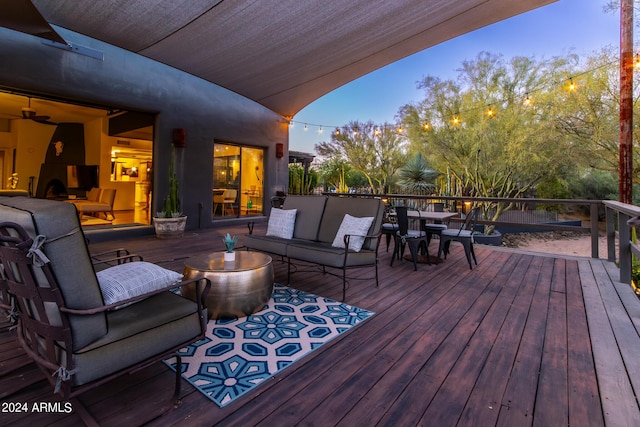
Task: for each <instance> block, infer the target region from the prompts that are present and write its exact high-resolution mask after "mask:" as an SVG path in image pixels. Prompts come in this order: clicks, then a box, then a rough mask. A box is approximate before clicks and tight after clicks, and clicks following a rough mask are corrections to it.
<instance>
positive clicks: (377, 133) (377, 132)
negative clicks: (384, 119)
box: [373, 127, 380, 136]
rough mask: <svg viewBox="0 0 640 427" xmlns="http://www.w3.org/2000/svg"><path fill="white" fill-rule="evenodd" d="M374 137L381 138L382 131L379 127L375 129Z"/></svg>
mask: <svg viewBox="0 0 640 427" xmlns="http://www.w3.org/2000/svg"><path fill="white" fill-rule="evenodd" d="M373 135H374V136H380V129H378V128H377V127H375V128H373Z"/></svg>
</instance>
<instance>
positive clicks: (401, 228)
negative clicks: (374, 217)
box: [391, 206, 431, 271]
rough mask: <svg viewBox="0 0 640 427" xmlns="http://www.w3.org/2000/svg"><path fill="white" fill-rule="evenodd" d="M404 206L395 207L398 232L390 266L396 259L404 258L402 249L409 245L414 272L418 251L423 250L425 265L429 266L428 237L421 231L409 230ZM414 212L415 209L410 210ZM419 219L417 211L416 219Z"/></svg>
mask: <svg viewBox="0 0 640 427" xmlns="http://www.w3.org/2000/svg"><path fill="white" fill-rule="evenodd" d="M408 209H409V208H407V207H406V206H396V208H395V211H396V219H397V221H398V231H397V232H396V235H395V244H394V248H393V256H392V257H391V266H393V261H394V259H395V258H396V257H398V259H400V258H402V257H403V256H404V248H405V245H409V251H410V252H411V257H412V258H413V269H414V270H415V271H417V270H418V264H417V260H418V250H419V249H420V248H423V250H424V253H425V255H426V257H427V263H429V264H431V261H430V259H429V247H428V237H427V233H426V232H424V231H422V230H412V229H409V217H408V215H407V210H408ZM412 210H415V209H412ZM419 218H420V215H419V211H418V219H419Z"/></svg>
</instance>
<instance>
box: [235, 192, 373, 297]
mask: <svg viewBox="0 0 640 427" xmlns="http://www.w3.org/2000/svg"><path fill="white" fill-rule="evenodd" d="M384 208H385V207H384V203H383V202H382V200H380V199H378V198H355V197H339V196H291V195H290V196H287V198H286V199H285V201H284V204H283V206H282V209H277V208H273V209H271V213H270V216H269V223H268V226H267V232H266V234H264V235H257V234H253V232H251V233H250V234H249V235H247V236H245V237H244V239H243V243H244V246H245V247H246V248H247V249H248V250H256V251H261V252H268V253H271V254H275V255H280V256H282V257H284V258H286V259H287V264H288V266H287V282H288V283H290V282H291V265H292V263H291V260H298V261H304V262H308V263H313V264H317V265H319V266H322V269H323V272H326V269H325V267H331V268H336V269H341V270H342V299H343V300H344V299H345V298H346V289H347V276H346V270H347V269H349V268H362V267H373V268H374V270H375V281H376V287H377V286H378V262H379V261H378V248H379V246H380V239H381V230H380V228H381V224H382V218H383V214H384ZM250 230H251V231H253V228H252V227H250ZM345 248H348V249H345ZM372 279H373V277H372Z"/></svg>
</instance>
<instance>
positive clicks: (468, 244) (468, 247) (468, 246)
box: [460, 240, 473, 270]
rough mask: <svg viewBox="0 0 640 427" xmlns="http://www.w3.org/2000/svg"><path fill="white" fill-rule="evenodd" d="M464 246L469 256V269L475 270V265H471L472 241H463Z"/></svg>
mask: <svg viewBox="0 0 640 427" xmlns="http://www.w3.org/2000/svg"><path fill="white" fill-rule="evenodd" d="M460 243H462V246H464V254H465V255H466V256H467V262H468V263H469V269H470V270H473V265H471V242H469V241H466V240H465V241H462V242H460Z"/></svg>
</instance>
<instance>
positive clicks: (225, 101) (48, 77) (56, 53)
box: [0, 28, 288, 228]
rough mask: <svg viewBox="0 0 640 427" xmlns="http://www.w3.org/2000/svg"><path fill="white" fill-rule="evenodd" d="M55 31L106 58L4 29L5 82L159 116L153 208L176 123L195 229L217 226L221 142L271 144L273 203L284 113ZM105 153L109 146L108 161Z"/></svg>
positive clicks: (281, 163) (268, 188) (0, 41)
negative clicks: (216, 159) (214, 181)
mask: <svg viewBox="0 0 640 427" xmlns="http://www.w3.org/2000/svg"><path fill="white" fill-rule="evenodd" d="M56 29H57V30H58V31H59V32H60V34H61V35H62V36H63V37H64V38H65V39H66V40H68V41H69V42H71V43H72V44H74V45H76V46H77V45H80V46H84V47H87V48H90V49H93V50H95V51H96V52H101V53H102V59H99V58H98V59H96V58H94V57H89V56H85V55H82V54H79V53H76V51H71V50H67V49H60V48H56V47H52V46H50V45H49V44H46V43H43V42H42V40H40V39H38V38H37V37H33V36H29V35H25V34H22V33H18V32H16V31H12V30H9V29H6V28H0V62H2V63H3V66H2V67H0V86H2V87H4V88H9V89H14V90H20V91H28V92H33V93H35V94H46V95H49V96H55V97H60V98H64V99H68V100H69V101H75V102H81V103H93V104H95V105H104V106H109V107H115V108H122V109H124V110H136V111H141V112H147V113H151V114H155V117H156V123H155V126H154V129H155V133H154V140H153V150H154V153H153V155H154V179H153V190H152V191H153V194H154V198H153V205H152V212H155V211H157V210H159V206H160V204H161V203H162V200H163V198H164V197H165V195H166V193H167V188H168V177H167V174H166V171H167V169H168V166H169V155H170V147H171V144H172V143H173V129H175V128H182V129H185V132H186V146H185V147H184V148H178V149H176V158H177V164H176V169H177V172H178V175H179V178H180V180H181V191H182V193H181V195H182V199H183V202H182V208H183V211H184V213H185V214H186V215H187V216H188V220H187V227H188V228H198V227H208V226H212V225H213V222H212V221H211V220H209V218H211V217H212V215H211V210H212V203H211V199H212V194H211V176H213V162H212V159H213V141H214V139H218V140H225V141H229V142H234V143H237V144H246V145H253V146H258V147H263V148H264V149H265V177H264V182H265V199H266V200H268V199H269V197H270V196H271V195H274V194H275V192H276V190H282V188H284V187H285V186H286V183H287V179H288V170H287V165H286V158H287V153H286V151H285V156H284V157H283V158H280V159H277V158H276V156H275V145H276V144H277V143H283V144H284V146H285V147H288V132H287V126H286V123H285V120H284V119H283V118H282V117H281V116H279V115H278V114H277V113H275V112H273V111H271V110H268V109H267V108H265V107H263V106H261V105H260V104H258V103H256V102H254V101H252V100H249V99H247V98H244V97H242V96H240V95H238V94H236V93H234V92H231V91H229V90H226V89H224V88H222V87H219V86H217V85H214V84H212V83H209V82H206V81H204V80H202V79H199V78H197V77H194V76H191V75H188V74H186V73H183V72H181V71H179V70H176V69H174V68H171V67H168V66H166V65H163V64H160V63H157V62H154V61H151V60H149V59H147V58H144V57H142V56H139V55H136V54H133V53H130V52H126V51H124V50H122V49H119V48H116V47H114V46H110V45H107V44H105V43H102V42H99V41H97V40H93V39H90V38H87V37H84V36H82V35H80V34H76V33H73V32H70V31H67V30H64V29H61V28H60V29H58V28H56ZM98 56H100V55H98ZM102 145H104V144H102ZM34 149H35V148H34ZM103 151H104V147H102V148H101V158H102V154H103ZM103 169H104V168H102V167H101V174H102V173H103ZM101 182H102V176H101Z"/></svg>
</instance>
